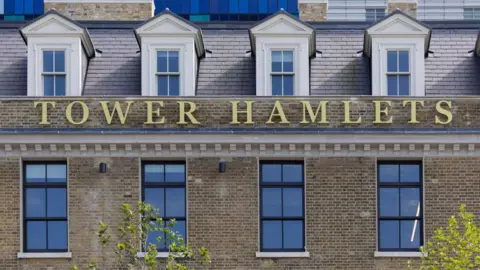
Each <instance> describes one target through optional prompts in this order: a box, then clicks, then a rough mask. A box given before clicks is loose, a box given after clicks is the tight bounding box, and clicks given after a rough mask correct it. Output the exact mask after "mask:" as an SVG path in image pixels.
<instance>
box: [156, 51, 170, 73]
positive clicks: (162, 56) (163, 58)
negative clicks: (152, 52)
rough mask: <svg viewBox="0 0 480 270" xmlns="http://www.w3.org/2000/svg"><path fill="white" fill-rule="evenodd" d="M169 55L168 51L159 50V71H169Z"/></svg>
mask: <svg viewBox="0 0 480 270" xmlns="http://www.w3.org/2000/svg"><path fill="white" fill-rule="evenodd" d="M167 55H168V52H167V51H158V52H157V72H168V68H167Z"/></svg>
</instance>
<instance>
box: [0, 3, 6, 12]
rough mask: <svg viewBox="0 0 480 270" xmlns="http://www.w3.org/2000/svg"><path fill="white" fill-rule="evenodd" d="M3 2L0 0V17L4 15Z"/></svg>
mask: <svg viewBox="0 0 480 270" xmlns="http://www.w3.org/2000/svg"><path fill="white" fill-rule="evenodd" d="M4 5H5V4H4V0H0V15H3V14H4V13H5V11H4V9H3V6H4Z"/></svg>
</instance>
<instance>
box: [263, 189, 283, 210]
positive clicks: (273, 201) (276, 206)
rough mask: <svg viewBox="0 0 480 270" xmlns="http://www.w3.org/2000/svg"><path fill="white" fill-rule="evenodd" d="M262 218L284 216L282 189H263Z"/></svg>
mask: <svg viewBox="0 0 480 270" xmlns="http://www.w3.org/2000/svg"><path fill="white" fill-rule="evenodd" d="M262 216H263V217H281V216H282V189H281V188H262Z"/></svg>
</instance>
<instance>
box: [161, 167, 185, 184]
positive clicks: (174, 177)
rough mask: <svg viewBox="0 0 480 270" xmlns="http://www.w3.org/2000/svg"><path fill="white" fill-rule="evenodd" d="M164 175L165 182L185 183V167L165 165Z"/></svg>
mask: <svg viewBox="0 0 480 270" xmlns="http://www.w3.org/2000/svg"><path fill="white" fill-rule="evenodd" d="M165 174H166V177H165V182H185V165H184V164H167V165H165Z"/></svg>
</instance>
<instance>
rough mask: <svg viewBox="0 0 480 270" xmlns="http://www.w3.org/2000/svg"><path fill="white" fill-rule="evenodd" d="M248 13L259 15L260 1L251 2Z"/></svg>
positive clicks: (250, 0) (251, 0) (252, 0)
mask: <svg viewBox="0 0 480 270" xmlns="http://www.w3.org/2000/svg"><path fill="white" fill-rule="evenodd" d="M248 2H249V5H248V13H250V14H257V13H258V0H249V1H248Z"/></svg>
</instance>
